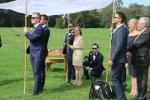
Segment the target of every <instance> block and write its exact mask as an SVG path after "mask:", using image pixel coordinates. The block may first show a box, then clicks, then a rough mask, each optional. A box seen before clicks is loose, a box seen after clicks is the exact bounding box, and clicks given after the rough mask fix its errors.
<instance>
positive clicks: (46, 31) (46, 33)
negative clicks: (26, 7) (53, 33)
mask: <svg viewBox="0 0 150 100" xmlns="http://www.w3.org/2000/svg"><path fill="white" fill-rule="evenodd" d="M40 24H41V25H42V27H43V29H44V39H43V40H44V41H43V42H44V52H45V55H44V58H45V59H46V56H47V55H48V48H47V45H48V40H49V36H50V31H49V29H48V16H47V15H41V20H40ZM44 61H45V60H44ZM44 84H45V62H44V63H43V67H42V68H41V85H40V86H41V87H40V90H41V92H43V89H44Z"/></svg>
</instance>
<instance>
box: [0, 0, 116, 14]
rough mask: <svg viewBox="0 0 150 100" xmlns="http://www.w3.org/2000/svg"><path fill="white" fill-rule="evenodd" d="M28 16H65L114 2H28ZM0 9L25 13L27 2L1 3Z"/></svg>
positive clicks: (88, 0) (69, 0) (99, 7)
mask: <svg viewBox="0 0 150 100" xmlns="http://www.w3.org/2000/svg"><path fill="white" fill-rule="evenodd" d="M27 2H28V14H29V15H31V14H32V12H40V13H41V14H47V15H49V16H50V15H64V14H70V13H76V12H80V11H86V10H93V9H101V8H104V7H106V6H108V5H110V4H111V3H112V2H113V0H27ZM0 9H9V10H13V11H16V12H19V13H25V1H24V0H15V1H12V2H7V3H1V4H0Z"/></svg>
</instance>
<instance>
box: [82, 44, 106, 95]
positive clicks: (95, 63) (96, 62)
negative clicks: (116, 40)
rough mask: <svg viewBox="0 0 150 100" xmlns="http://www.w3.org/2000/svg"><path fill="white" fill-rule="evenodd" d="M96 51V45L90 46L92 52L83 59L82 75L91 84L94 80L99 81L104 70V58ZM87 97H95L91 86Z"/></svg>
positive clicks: (97, 46)
mask: <svg viewBox="0 0 150 100" xmlns="http://www.w3.org/2000/svg"><path fill="white" fill-rule="evenodd" d="M98 49H99V45H98V44H96V43H94V44H92V50H91V51H90V52H89V56H88V57H87V56H85V57H84V62H83V67H84V74H85V75H86V78H89V76H90V78H91V80H92V84H93V82H94V80H95V79H99V78H100V77H101V75H102V72H103V71H104V70H105V69H104V67H103V59H104V57H103V55H102V53H101V52H100V51H99V50H98ZM89 97H90V98H91V97H95V92H94V88H93V85H91V89H90V94H89Z"/></svg>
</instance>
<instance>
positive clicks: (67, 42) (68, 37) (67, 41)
mask: <svg viewBox="0 0 150 100" xmlns="http://www.w3.org/2000/svg"><path fill="white" fill-rule="evenodd" d="M74 38H75V35H74V33H73V32H69V33H66V37H65V41H64V47H63V54H66V52H67V45H73V42H74ZM68 49H69V51H72V49H71V48H68Z"/></svg>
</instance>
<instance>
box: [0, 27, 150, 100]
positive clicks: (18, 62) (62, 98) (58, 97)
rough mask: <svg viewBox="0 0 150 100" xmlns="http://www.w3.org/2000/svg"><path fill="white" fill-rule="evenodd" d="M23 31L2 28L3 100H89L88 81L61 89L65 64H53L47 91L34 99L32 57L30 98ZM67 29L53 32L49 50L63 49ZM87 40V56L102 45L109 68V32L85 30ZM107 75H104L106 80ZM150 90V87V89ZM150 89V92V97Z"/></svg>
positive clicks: (0, 77)
mask: <svg viewBox="0 0 150 100" xmlns="http://www.w3.org/2000/svg"><path fill="white" fill-rule="evenodd" d="M22 30H23V29H22V28H0V35H1V37H2V41H3V47H2V48H0V100H88V94H89V89H90V81H87V80H84V83H83V85H82V86H79V87H77V86H73V85H67V86H61V85H63V83H65V73H64V71H63V64H53V65H52V69H51V71H48V72H47V73H46V83H45V91H44V92H43V93H42V94H41V95H39V96H36V97H33V96H31V95H30V94H31V92H32V88H33V83H34V80H33V74H32V69H31V65H30V59H29V56H28V63H27V84H26V94H23V75H24V34H23V32H22ZM66 31H67V29H54V28H52V29H51V36H50V40H49V44H48V47H49V49H52V50H54V49H60V48H62V46H63V41H64V37H65V32H66ZM82 31H83V37H84V45H85V48H84V55H87V54H88V52H89V50H90V49H91V44H92V43H94V42H96V43H98V44H99V45H100V50H101V52H102V53H103V55H104V57H105V59H104V65H105V67H107V61H108V54H109V53H108V51H109V30H108V29H99V28H97V29H94V28H93V29H82ZM104 79H105V73H104V74H103V80H104ZM127 83H128V87H127V89H126V95H127V97H128V99H129V100H131V97H130V96H129V95H128V94H129V92H130V89H131V88H130V77H129V76H128V72H127ZM149 87H150V85H149ZM149 93H150V89H148V94H149ZM149 98H150V95H149Z"/></svg>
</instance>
